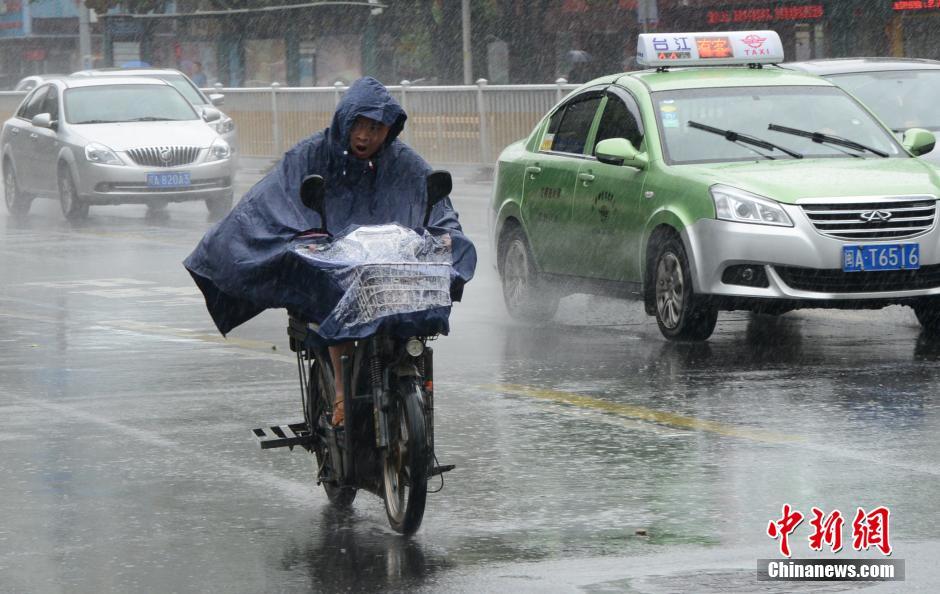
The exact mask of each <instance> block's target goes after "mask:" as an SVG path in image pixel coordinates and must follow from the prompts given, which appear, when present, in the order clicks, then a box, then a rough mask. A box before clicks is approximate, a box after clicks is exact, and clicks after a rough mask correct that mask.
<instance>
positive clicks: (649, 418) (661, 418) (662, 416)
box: [484, 384, 804, 443]
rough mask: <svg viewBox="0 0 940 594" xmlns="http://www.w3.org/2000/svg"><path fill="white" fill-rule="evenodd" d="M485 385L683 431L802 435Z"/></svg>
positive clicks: (758, 437)
mask: <svg viewBox="0 0 940 594" xmlns="http://www.w3.org/2000/svg"><path fill="white" fill-rule="evenodd" d="M484 387H485V388H487V389H490V390H494V391H496V392H500V393H503V394H512V395H515V396H525V397H528V398H537V399H539V400H548V401H551V402H558V403H561V404H569V405H572V406H577V407H580V408H586V409H591V410H596V411H601V412H605V413H609V414H614V415H618V416H621V417H627V418H630V419H633V420H636V421H644V422H647V423H655V424H657V425H666V426H669V427H676V428H678V429H685V430H687V431H705V432H707V433H715V434H717V435H723V436H726V437H739V438H743V439H750V440H753V441H761V442H766V443H792V442H798V441H804V439H803V438H802V437H798V436H793V435H785V434H782V433H775V432H773V431H763V430H758V429H748V428H745V427H736V426H734V425H728V424H725V423H718V422H716V421H709V420H706V419H697V418H695V417H687V416H684V415H679V414H676V413H670V412H664V411H658V410H654V409H651V408H645V407H642V406H636V405H632V404H623V403H621V402H611V401H609V400H602V399H600V398H594V397H591V396H585V395H583V394H575V393H573V392H562V391H559V390H547V389H544V388H533V387H530V386H521V385H517V384H498V385H490V386H484Z"/></svg>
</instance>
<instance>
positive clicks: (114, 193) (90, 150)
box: [0, 77, 235, 219]
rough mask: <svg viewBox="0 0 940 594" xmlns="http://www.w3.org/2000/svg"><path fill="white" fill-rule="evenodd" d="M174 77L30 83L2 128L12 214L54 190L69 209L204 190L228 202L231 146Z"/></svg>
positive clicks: (210, 198) (210, 199)
mask: <svg viewBox="0 0 940 594" xmlns="http://www.w3.org/2000/svg"><path fill="white" fill-rule="evenodd" d="M203 114H204V115H203V116H202V117H200V115H199V113H197V112H196V110H195V108H193V106H192V105H191V104H190V103H189V102H188V101H187V100H186V99H185V98H184V97H183V95H181V94H180V92H179V91H177V90H176V89H175V88H174V87H173V86H172V85H170V84H168V83H166V82H164V81H162V80H157V79H145V78H114V77H108V78H79V79H63V80H55V81H50V82H48V83H46V84H43V85H41V86H39V87H37V88H36V89H35V90H33V91H32V92H31V93H30V94H29V95H27V96H26V98H25V99H24V100H23V102H22V103H21V104H20V106H19V108H18V109H17V111H16V114H15V115H14V116H13V117H12V118H10V119H9V120H7V121H6V122H4V124H3V130H2V132H0V151H2V159H3V190H4V196H5V199H6V204H7V208H8V209H9V210H10V212H11V213H12V214H16V215H19V214H25V213H26V212H28V211H29V207H30V203H31V202H32V200H33V199H34V198H37V197H40V198H56V199H58V200H59V201H60V203H61V205H62V212H63V214H64V215H65V216H66V218H68V219H81V218H84V217H86V216H87V215H88V208H89V206H91V205H95V204H127V203H136V204H147V205H149V206H152V207H157V208H159V207H162V206H164V205H166V204H167V203H168V202H183V201H189V200H204V201H205V203H206V206H207V207H208V208H209V212H210V213H211V214H212V215H213V216H219V215H221V214H224V213H225V212H228V210H229V209H230V208H231V205H232V192H233V185H232V180H233V178H234V174H235V171H234V168H233V162H232V158H231V157H232V151H231V148H230V147H229V145H228V143H227V142H226V141H225V139H224V138H222V137H221V136H219V134H218V133H217V132H216V131H215V130H214V129H213V128H212V127H211V126H210V124H211V123H212V122H214V121H217V120H218V119H219V117H220V115H221V114H219V112H218V111H217V110H215V109H212V108H207V109H206V110H204V112H203Z"/></svg>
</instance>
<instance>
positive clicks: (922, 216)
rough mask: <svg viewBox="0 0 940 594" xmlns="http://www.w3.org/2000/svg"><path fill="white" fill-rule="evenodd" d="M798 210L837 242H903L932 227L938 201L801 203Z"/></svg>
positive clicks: (913, 198)
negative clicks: (870, 240) (901, 240)
mask: <svg viewBox="0 0 940 594" xmlns="http://www.w3.org/2000/svg"><path fill="white" fill-rule="evenodd" d="M800 207H802V209H803V212H804V213H805V214H806V216H807V217H808V218H809V220H810V221H811V222H812V223H813V226H814V227H816V230H817V231H819V232H820V233H822V234H823V235H828V236H829V237H835V238H836V239H848V240H862V241H864V240H868V239H903V238H905V237H914V236H915V235H920V234H921V233H924V232H926V231H929V230H930V229H931V228H932V227H933V226H934V221H935V220H936V217H937V199H936V198H935V197H933V196H904V197H898V198H850V199H846V200H844V201H840V202H833V201H831V200H825V199H811V200H801V201H800Z"/></svg>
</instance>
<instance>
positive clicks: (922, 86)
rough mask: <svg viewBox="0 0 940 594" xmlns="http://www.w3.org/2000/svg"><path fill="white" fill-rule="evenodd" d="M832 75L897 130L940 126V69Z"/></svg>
mask: <svg viewBox="0 0 940 594" xmlns="http://www.w3.org/2000/svg"><path fill="white" fill-rule="evenodd" d="M830 78H831V79H832V82H834V83H836V84H837V85H839V86H840V87H842V88H843V89H845V90H846V91H848V92H849V93H852V94H853V95H855V96H856V97H858V98H859V99H861V100H862V101H863V102H864V103H865V105H867V106H868V107H870V108H871V110H872V111H874V112H875V113H876V114H877V115H878V117H879V118H881V119H882V120H883V121H884V123H886V124H887V125H888V126H889V127H890V128H891V129H892V130H894V131H895V132H903V131H905V130H907V129H909V128H927V129H928V130H934V131H937V130H940V113H937V96H938V95H940V70H894V71H891V72H858V73H855V74H839V75H833V76H831V77H830Z"/></svg>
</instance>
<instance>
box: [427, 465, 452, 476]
mask: <svg viewBox="0 0 940 594" xmlns="http://www.w3.org/2000/svg"><path fill="white" fill-rule="evenodd" d="M455 468H457V466H456V465H455V464H444V465H443V466H435V467H434V468H432V469H431V476H437V475H439V474H444V473H445V472H450V471H451V470H453V469H455Z"/></svg>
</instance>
